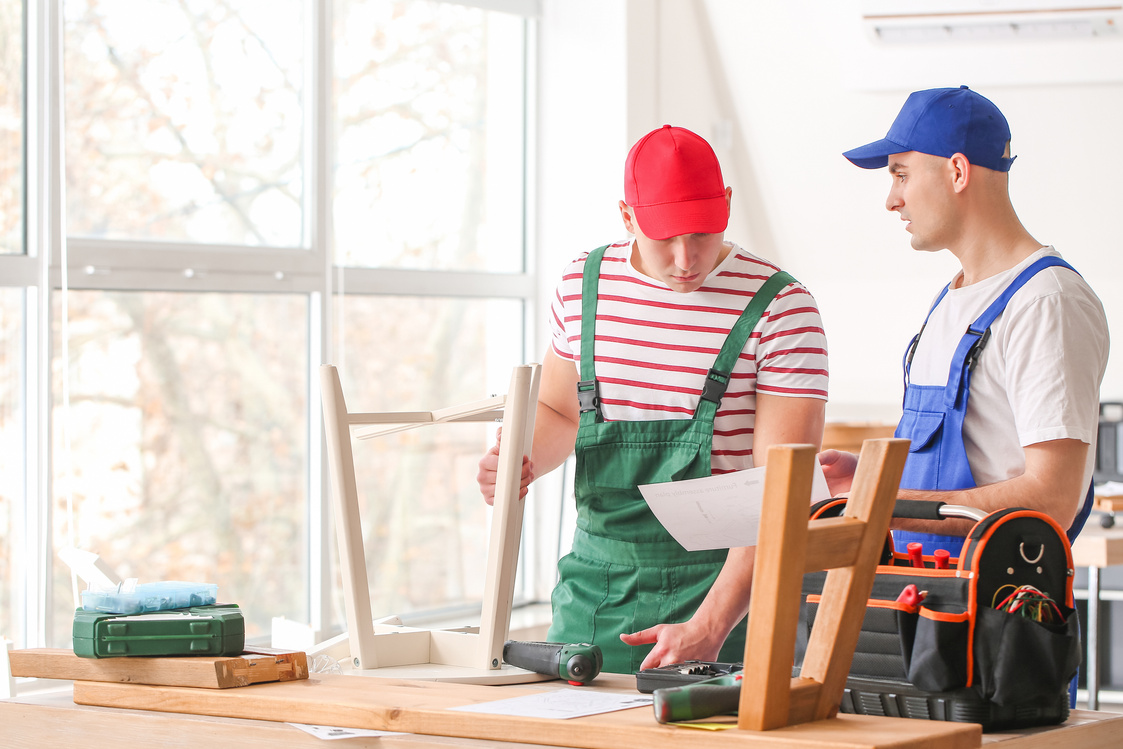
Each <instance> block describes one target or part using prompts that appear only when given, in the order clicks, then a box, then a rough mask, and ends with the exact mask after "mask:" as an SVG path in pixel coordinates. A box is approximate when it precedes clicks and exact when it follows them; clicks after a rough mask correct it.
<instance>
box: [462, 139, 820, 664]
mask: <svg viewBox="0 0 1123 749" xmlns="http://www.w3.org/2000/svg"><path fill="white" fill-rule="evenodd" d="M731 196H732V190H731V189H730V188H728V187H726V185H725V183H724V181H723V180H722V175H721V167H720V166H719V164H718V160H717V157H716V155H715V154H714V152H713V149H712V148H710V145H709V144H708V143H706V141H705V140H703V139H702V138H701V137H699V136H698V135H696V134H695V133H692V132H690V131H689V130H686V129H683V128H678V127H671V126H669V125H667V126H664V127H662V128H660V129H658V130H654V131H652V132H651V133H648V134H647V135H646V136H644V137H643V138H642V139H640V140H639V142H637V143H636V144H635V146H633V147H632V149H631V152H630V153H629V154H628V158H627V161H626V162H625V170H624V200H622V201H620V203H619V209H620V216H621V218H622V219H623V221H624V227H625V228H626V229H627V230H628V231H629V232H630V233H631V234H632V235H633V236H634V239H629V240H626V241H623V242H617V243H615V244H611V245H607V246H605V247H601V248H599V249H597V250H594V251H592V252H586V253H583V254H582V255H580V256H579V257H578V258H577V259H576V260H574V261H573V262H572V263H570V265H569V267H567V268H566V270H565V272H564V274H563V276H562V280H561V283H560V284H559V286H558V290H557V295H556V298H555V300H554V303H553V308H552V313H553V314H552V328H553V342H552V345H551V346H550V348H549V349H548V350H547V352H546V356H545V359H544V362H543V372H542V383H541V388H540V394H539V401H538V408H537V413H536V419H535V430H534V445H533V448H532V451H533V455H531V456H530V457H529V458H528V459H526V460H525V461H524V466H523V491H524V494H525V490H526V486H527V485H529V483H530V482H531V481H532V480H534V478H535V477H537V476H540V475H543V474H545V473H547V472H549V471H551V470H553V469H554V468H556V467H557V466H559V465H561V464H562V463H563V462H564V461H565V460H566V458H567V457H568V456H569V454H570V453H571V452H574V451H576V474H575V480H574V495H575V498H576V502H577V529H576V531H575V534H574V539H573V547H572V551H571V553H570V554H568V555H566V556H565V557H564V558H563V559H561V560H560V561H559V563H558V572H559V581H558V584H557V586H556V588H555V589H554V593H553V597H552V602H553V623H552V625H551V629H550V632H549V639H550V640H552V641H555V642H588V643H593V644H595V645H598V646H599V647H600V648H601V650H602V652H603V654H604V659H605V663H604V668H605V670H606V671H616V672H625V673H627V672H633V671H636V670H639V669H642V668H651V667H654V666H658V665H667V664H670V663H678V662H682V661H685V660H706V661H713V660H721V661H727V662H730V661H740V660H741V659H742V658H743V655H744V647H745V640H744V637H745V626H744V617H745V615H746V613H747V611H748V604H749V587H750V585H751V582H752V566H753V556H754V552H755V549H753V548H740V549H731V550H729V551H728V552H727V551H725V550H716V551H695V552H687V551H685V550H683V548H682V547H681V546H679V544H678V543H677V542H676V541H675V540H674V539H673V538H672V537H671V536H670V534H668V533H667V531H666V530H665V529H664V528H663V527H662V525H660V523H659V521H658V520H657V519H656V518H655V516H654V515H653V514H652V513H651V511H650V510H649V509H648V508H647V505H646V503H645V502H644V500H643V498H642V496H641V495H640V493H639V491H638V489H637V487H638V486H640V485H643V484H650V483H657V482H663V481H676V480H682V479H690V478H699V477H703V476H709V475H710V474H711V473H725V472H729V471H736V470H741V469H745V468H751V467H753V466H754V465H761V464H762V463H763V462H764V459H765V456H766V454H767V449H768V447H769V446H771V445H775V444H782V443H809V444H815V445H818V444H820V442H821V440H822V434H823V419H824V409H825V403H826V397H827V352H826V340H825V338H824V335H823V327H822V322H821V320H820V318H819V312H818V309H817V307H816V305H815V300H814V299H813V298H812V297H811V295H810V294H809V293H808V292H807V290H806V289H805V288H804V287H803V286H802V285H800V284H799V283H798V282H796V281H795V280H794V279H793V278H791V276H789V275H787V274H786V273H782V272H780V271H779V269H778V268H777V267H776V266H775V265H773V264H772V263H770V262H768V261H766V260H763V259H761V258H759V257H755V256H753V255H751V254H750V253H748V252H746V251H745V250H743V249H741V248H740V247H738V246H737V245H735V244H733V243H731V242H727V241H725V238H724V232H725V229H726V225H727V223H728V221H729V210H730V199H731ZM594 362H595V366H594ZM497 464H498V446H496V448H493V449H492V450H491V451H490V452H489V453H488V454H487V455H486V456H484V458H483V459H482V460H481V461H480V474H479V483H480V488H481V491H482V493H483V494H484V497H485V499H486V500H487V501H488V502H490V501H491V500H492V498H493V497H494V490H495V471H496V467H497Z"/></svg>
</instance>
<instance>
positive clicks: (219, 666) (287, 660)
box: [11, 648, 308, 689]
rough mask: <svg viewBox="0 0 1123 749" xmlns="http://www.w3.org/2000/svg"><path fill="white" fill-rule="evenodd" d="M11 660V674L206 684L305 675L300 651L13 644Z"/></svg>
mask: <svg viewBox="0 0 1123 749" xmlns="http://www.w3.org/2000/svg"><path fill="white" fill-rule="evenodd" d="M11 664H12V676H22V677H34V678H41V679H70V680H73V679H82V680H86V681H108V682H123V683H133V684H160V685H166V686H181V687H198V688H204V689H228V688H230V687H244V686H248V685H250V684H260V683H262V682H270V681H293V680H297V679H307V678H308V658H307V655H306V654H305V653H304V652H303V651H293V652H289V651H278V652H276V653H268V654H262V653H243V654H242V655H240V656H178V657H175V658H80V657H79V656H77V655H74V652H73V651H71V650H66V649H62V648H31V649H28V650H13V651H12V652H11Z"/></svg>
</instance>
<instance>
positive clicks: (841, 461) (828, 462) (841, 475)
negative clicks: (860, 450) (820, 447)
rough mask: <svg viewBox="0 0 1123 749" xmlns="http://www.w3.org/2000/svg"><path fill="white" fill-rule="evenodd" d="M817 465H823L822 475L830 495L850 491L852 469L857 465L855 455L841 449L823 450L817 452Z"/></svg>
mask: <svg viewBox="0 0 1123 749" xmlns="http://www.w3.org/2000/svg"><path fill="white" fill-rule="evenodd" d="M819 465H821V466H822V467H823V476H824V477H825V478H826V479H827V488H828V489H830V492H831V496H832V497H837V496H838V495H840V494H846V493H847V492H849V491H850V484H851V483H852V482H853V481H854V471H855V469H857V467H858V456H857V455H855V454H854V453H848V452H842V451H841V450H824V451H823V452H821V453H819Z"/></svg>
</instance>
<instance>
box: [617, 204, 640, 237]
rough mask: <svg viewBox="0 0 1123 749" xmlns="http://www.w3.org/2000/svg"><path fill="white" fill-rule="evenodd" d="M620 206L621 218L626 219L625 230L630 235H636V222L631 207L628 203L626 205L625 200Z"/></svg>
mask: <svg viewBox="0 0 1123 749" xmlns="http://www.w3.org/2000/svg"><path fill="white" fill-rule="evenodd" d="M619 205H620V218H622V219H624V228H625V229H626V230H627V231H628V233H629V234H635V233H636V229H635V224H634V223H633V222H634V221H635V217H633V216H632V209H631V207H630V206H629V205H628V204H627V203H625V202H624V201H623V200H621V201H620V204H619Z"/></svg>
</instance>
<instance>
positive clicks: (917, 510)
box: [893, 499, 989, 522]
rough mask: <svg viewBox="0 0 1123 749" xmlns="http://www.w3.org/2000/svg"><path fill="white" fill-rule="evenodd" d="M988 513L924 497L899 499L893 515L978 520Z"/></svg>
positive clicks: (929, 518) (915, 518) (914, 517)
mask: <svg viewBox="0 0 1123 749" xmlns="http://www.w3.org/2000/svg"><path fill="white" fill-rule="evenodd" d="M988 514H989V513H987V512H985V511H984V510H980V509H978V508H977V507H967V506H965V505H949V504H946V503H944V502H930V501H928V500H924V499H898V500H897V503H896V504H895V505H893V517H895V518H913V519H914V520H943V519H944V518H967V519H968V520H974V521H975V522H978V521H980V520H982V519H983V518H985V517H986V516H987V515H988Z"/></svg>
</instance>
